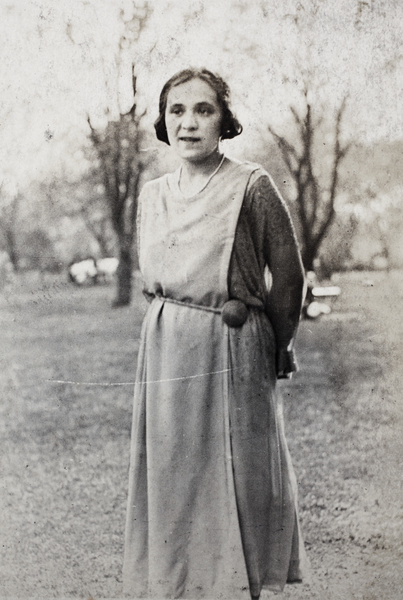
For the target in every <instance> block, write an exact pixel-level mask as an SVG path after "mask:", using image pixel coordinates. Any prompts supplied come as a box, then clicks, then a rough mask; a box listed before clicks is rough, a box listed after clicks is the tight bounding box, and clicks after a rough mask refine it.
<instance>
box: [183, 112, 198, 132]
mask: <svg viewBox="0 0 403 600" xmlns="http://www.w3.org/2000/svg"><path fill="white" fill-rule="evenodd" d="M182 127H183V128H184V129H196V127H197V120H196V117H195V115H194V113H193V112H192V111H190V110H189V111H186V112H185V114H184V115H183V119H182Z"/></svg>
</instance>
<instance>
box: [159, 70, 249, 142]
mask: <svg viewBox="0 0 403 600" xmlns="http://www.w3.org/2000/svg"><path fill="white" fill-rule="evenodd" d="M192 79H201V80H202V81H204V82H205V83H207V84H208V85H209V86H210V87H211V88H212V89H213V90H214V91H215V93H216V94H217V101H218V104H219V105H220V107H221V110H222V122H221V139H222V140H225V139H227V140H229V139H232V138H234V137H236V136H237V135H239V134H240V133H242V125H241V124H240V123H239V121H238V119H237V118H236V117H235V115H234V114H233V112H232V110H231V108H230V95H231V94H230V89H229V86H228V84H227V83H226V82H225V81H224V79H223V78H222V77H220V75H216V74H215V73H212V72H211V71H209V70H208V69H204V68H202V69H195V68H189V69H184V70H183V71H179V72H178V73H175V75H173V76H172V77H171V78H170V79H168V81H167V82H166V84H165V85H164V87H163V88H162V91H161V94H160V100H159V115H158V119H157V120H156V121H155V123H154V128H155V132H156V134H157V138H158V139H159V140H160V141H161V142H165V143H166V144H168V145H169V139H168V133H167V128H166V123H165V111H166V108H167V98H168V94H169V92H170V90H171V89H172V88H173V87H176V86H177V85H181V84H182V83H186V82H187V81H191V80H192Z"/></svg>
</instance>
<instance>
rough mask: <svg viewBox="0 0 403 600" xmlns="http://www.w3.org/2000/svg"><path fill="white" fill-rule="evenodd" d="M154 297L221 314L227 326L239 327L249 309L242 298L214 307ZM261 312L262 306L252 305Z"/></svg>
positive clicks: (158, 296) (245, 318)
mask: <svg viewBox="0 0 403 600" xmlns="http://www.w3.org/2000/svg"><path fill="white" fill-rule="evenodd" d="M155 297H156V298H158V300H160V301H161V302H169V303H171V304H177V305H179V306H186V307H188V308H195V309H196V310H204V311H206V312H212V313H216V314H219V315H221V318H222V320H223V321H224V323H225V324H226V325H228V327H241V326H242V325H243V324H244V323H245V321H246V320H247V318H248V313H249V309H248V307H247V305H246V304H245V303H244V302H242V300H228V301H227V302H225V304H224V305H223V306H222V307H221V308H214V307H212V306H205V305H203V304H194V303H192V302H182V301H181V300H177V299H176V298H169V297H168V296H161V295H158V294H157V295H156V296H155ZM253 308H257V310H261V311H262V312H263V310H264V309H263V308H260V307H259V306H256V307H253Z"/></svg>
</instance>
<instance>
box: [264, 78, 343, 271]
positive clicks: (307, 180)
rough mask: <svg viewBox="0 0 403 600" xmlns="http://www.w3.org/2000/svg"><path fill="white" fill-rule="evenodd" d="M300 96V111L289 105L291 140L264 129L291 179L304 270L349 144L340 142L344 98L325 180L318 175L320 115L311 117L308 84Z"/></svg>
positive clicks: (330, 209) (321, 232)
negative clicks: (293, 136)
mask: <svg viewBox="0 0 403 600" xmlns="http://www.w3.org/2000/svg"><path fill="white" fill-rule="evenodd" d="M303 97H304V111H303V114H302V115H300V113H299V112H298V111H297V110H296V109H295V108H294V107H291V108H290V110H291V114H292V117H293V120H294V123H295V125H296V130H297V139H296V141H295V142H294V141H291V140H290V139H287V138H286V137H285V136H282V135H279V134H278V133H276V131H274V130H273V128H272V127H271V126H269V127H268V129H269V131H270V133H271V134H272V135H273V137H274V138H275V139H276V141H277V143H278V145H279V147H280V151H281V154H282V157H283V160H284V163H285V165H286V167H287V169H288V171H289V173H290V175H291V176H292V178H293V181H294V183H295V188H296V197H295V204H296V213H297V216H298V220H299V225H300V231H301V237H302V240H301V241H302V260H303V263H304V266H305V269H306V270H313V265H314V260H315V258H316V257H317V256H318V252H319V249H320V246H321V243H322V241H323V239H324V237H325V235H326V233H327V232H328V230H329V228H330V227H331V225H332V223H333V221H334V217H335V199H336V194H337V190H338V183H339V172H340V164H341V161H342V159H343V158H344V157H345V155H346V153H347V152H348V150H349V147H350V145H349V144H345V145H343V144H342V143H341V122H342V117H343V114H344V111H345V108H346V98H344V99H343V101H342V102H341V104H340V106H339V107H338V109H337V111H336V116H335V122H334V133H333V137H334V139H333V149H332V155H331V166H330V169H329V172H328V182H327V184H326V183H324V182H323V175H322V177H319V175H318V172H319V169H316V166H317V164H318V163H319V162H320V161H321V160H322V158H323V155H322V153H321V151H320V150H318V148H317V146H316V139H315V138H316V137H318V134H319V131H320V125H321V122H322V118H321V117H318V118H315V117H314V115H313V112H314V111H313V106H312V102H311V101H310V99H309V98H310V94H309V86H308V85H305V87H304V91H303ZM322 148H323V145H322Z"/></svg>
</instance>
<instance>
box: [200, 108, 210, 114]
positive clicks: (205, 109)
mask: <svg viewBox="0 0 403 600" xmlns="http://www.w3.org/2000/svg"><path fill="white" fill-rule="evenodd" d="M199 113H200V114H201V115H211V113H212V110H211V108H207V107H202V108H199Z"/></svg>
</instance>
